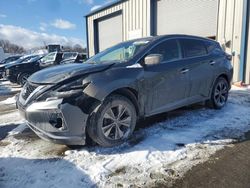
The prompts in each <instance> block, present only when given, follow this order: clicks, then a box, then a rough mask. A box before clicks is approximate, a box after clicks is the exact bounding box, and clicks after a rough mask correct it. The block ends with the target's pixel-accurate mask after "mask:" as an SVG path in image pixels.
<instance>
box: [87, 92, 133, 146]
mask: <svg viewBox="0 0 250 188" xmlns="http://www.w3.org/2000/svg"><path fill="white" fill-rule="evenodd" d="M136 121H137V114H136V110H135V107H134V105H133V103H132V102H131V101H130V100H129V99H127V98H126V97H124V96H121V95H111V96H109V97H107V98H106V99H105V100H104V102H103V103H102V104H101V105H99V106H98V107H97V108H96V109H95V110H94V112H93V113H92V114H91V116H90V119H89V124H88V126H87V131H88V134H89V136H90V138H91V139H92V140H93V141H95V142H96V143H98V144H99V145H101V146H104V147H113V146H117V145H120V144H122V143H123V142H125V141H126V140H127V139H128V138H129V137H130V136H131V135H132V133H133V131H134V129H135V125H136Z"/></svg>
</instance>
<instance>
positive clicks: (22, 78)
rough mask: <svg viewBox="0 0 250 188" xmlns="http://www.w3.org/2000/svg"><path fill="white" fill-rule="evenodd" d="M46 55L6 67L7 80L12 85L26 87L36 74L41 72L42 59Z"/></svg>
mask: <svg viewBox="0 0 250 188" xmlns="http://www.w3.org/2000/svg"><path fill="white" fill-rule="evenodd" d="M44 56H45V55H37V56H35V57H33V58H31V59H30V60H28V61H25V62H23V63H19V64H12V65H8V66H6V67H5V78H6V79H7V80H9V81H11V82H12V83H18V84H20V85H22V86H23V85H24V84H25V83H26V81H27V79H28V78H29V77H30V75H32V74H33V73H34V72H36V71H38V70H40V65H39V63H40V59H42V58H43V57H44Z"/></svg>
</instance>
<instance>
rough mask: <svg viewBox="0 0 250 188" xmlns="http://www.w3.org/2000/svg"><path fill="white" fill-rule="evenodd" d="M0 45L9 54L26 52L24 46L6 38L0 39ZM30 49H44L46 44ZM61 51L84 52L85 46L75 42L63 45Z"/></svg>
mask: <svg viewBox="0 0 250 188" xmlns="http://www.w3.org/2000/svg"><path fill="white" fill-rule="evenodd" d="M0 47H2V48H3V50H4V52H5V53H10V54H23V53H25V52H27V50H26V49H25V48H24V47H22V46H20V45H17V44H13V43H11V42H10V41H8V40H3V39H0ZM31 50H33V51H34V50H46V45H44V46H39V47H36V48H33V49H31ZM31 50H29V51H31ZM62 51H67V52H79V53H84V52H86V48H82V47H81V46H80V45H79V44H76V45H73V46H63V47H62Z"/></svg>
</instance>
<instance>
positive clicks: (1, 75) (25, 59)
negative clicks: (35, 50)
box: [0, 55, 37, 78]
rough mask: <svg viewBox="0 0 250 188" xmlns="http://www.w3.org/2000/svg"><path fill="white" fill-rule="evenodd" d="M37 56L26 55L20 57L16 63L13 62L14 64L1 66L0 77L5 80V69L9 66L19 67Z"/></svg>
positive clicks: (9, 63)
mask: <svg viewBox="0 0 250 188" xmlns="http://www.w3.org/2000/svg"><path fill="white" fill-rule="evenodd" d="M36 56H37V55H25V56H22V57H20V58H19V59H17V60H16V61H12V62H8V63H5V64H0V77H1V78H3V77H5V75H4V74H5V67H7V66H9V65H18V64H21V63H23V62H26V61H28V60H30V59H32V58H34V57H36Z"/></svg>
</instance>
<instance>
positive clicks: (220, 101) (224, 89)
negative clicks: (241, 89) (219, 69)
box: [208, 77, 229, 109]
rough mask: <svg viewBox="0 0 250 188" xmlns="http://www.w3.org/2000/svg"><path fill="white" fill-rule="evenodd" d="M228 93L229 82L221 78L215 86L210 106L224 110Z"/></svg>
mask: <svg viewBox="0 0 250 188" xmlns="http://www.w3.org/2000/svg"><path fill="white" fill-rule="evenodd" d="M228 93H229V83H228V81H227V80H226V79H225V78H223V77H219V78H218V79H217V80H216V82H215V84H214V86H213V90H212V95H211V98H210V100H209V101H208V105H209V106H210V107H212V108H215V109H222V108H223V107H224V106H225V105H226V103H227V100H228Z"/></svg>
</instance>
